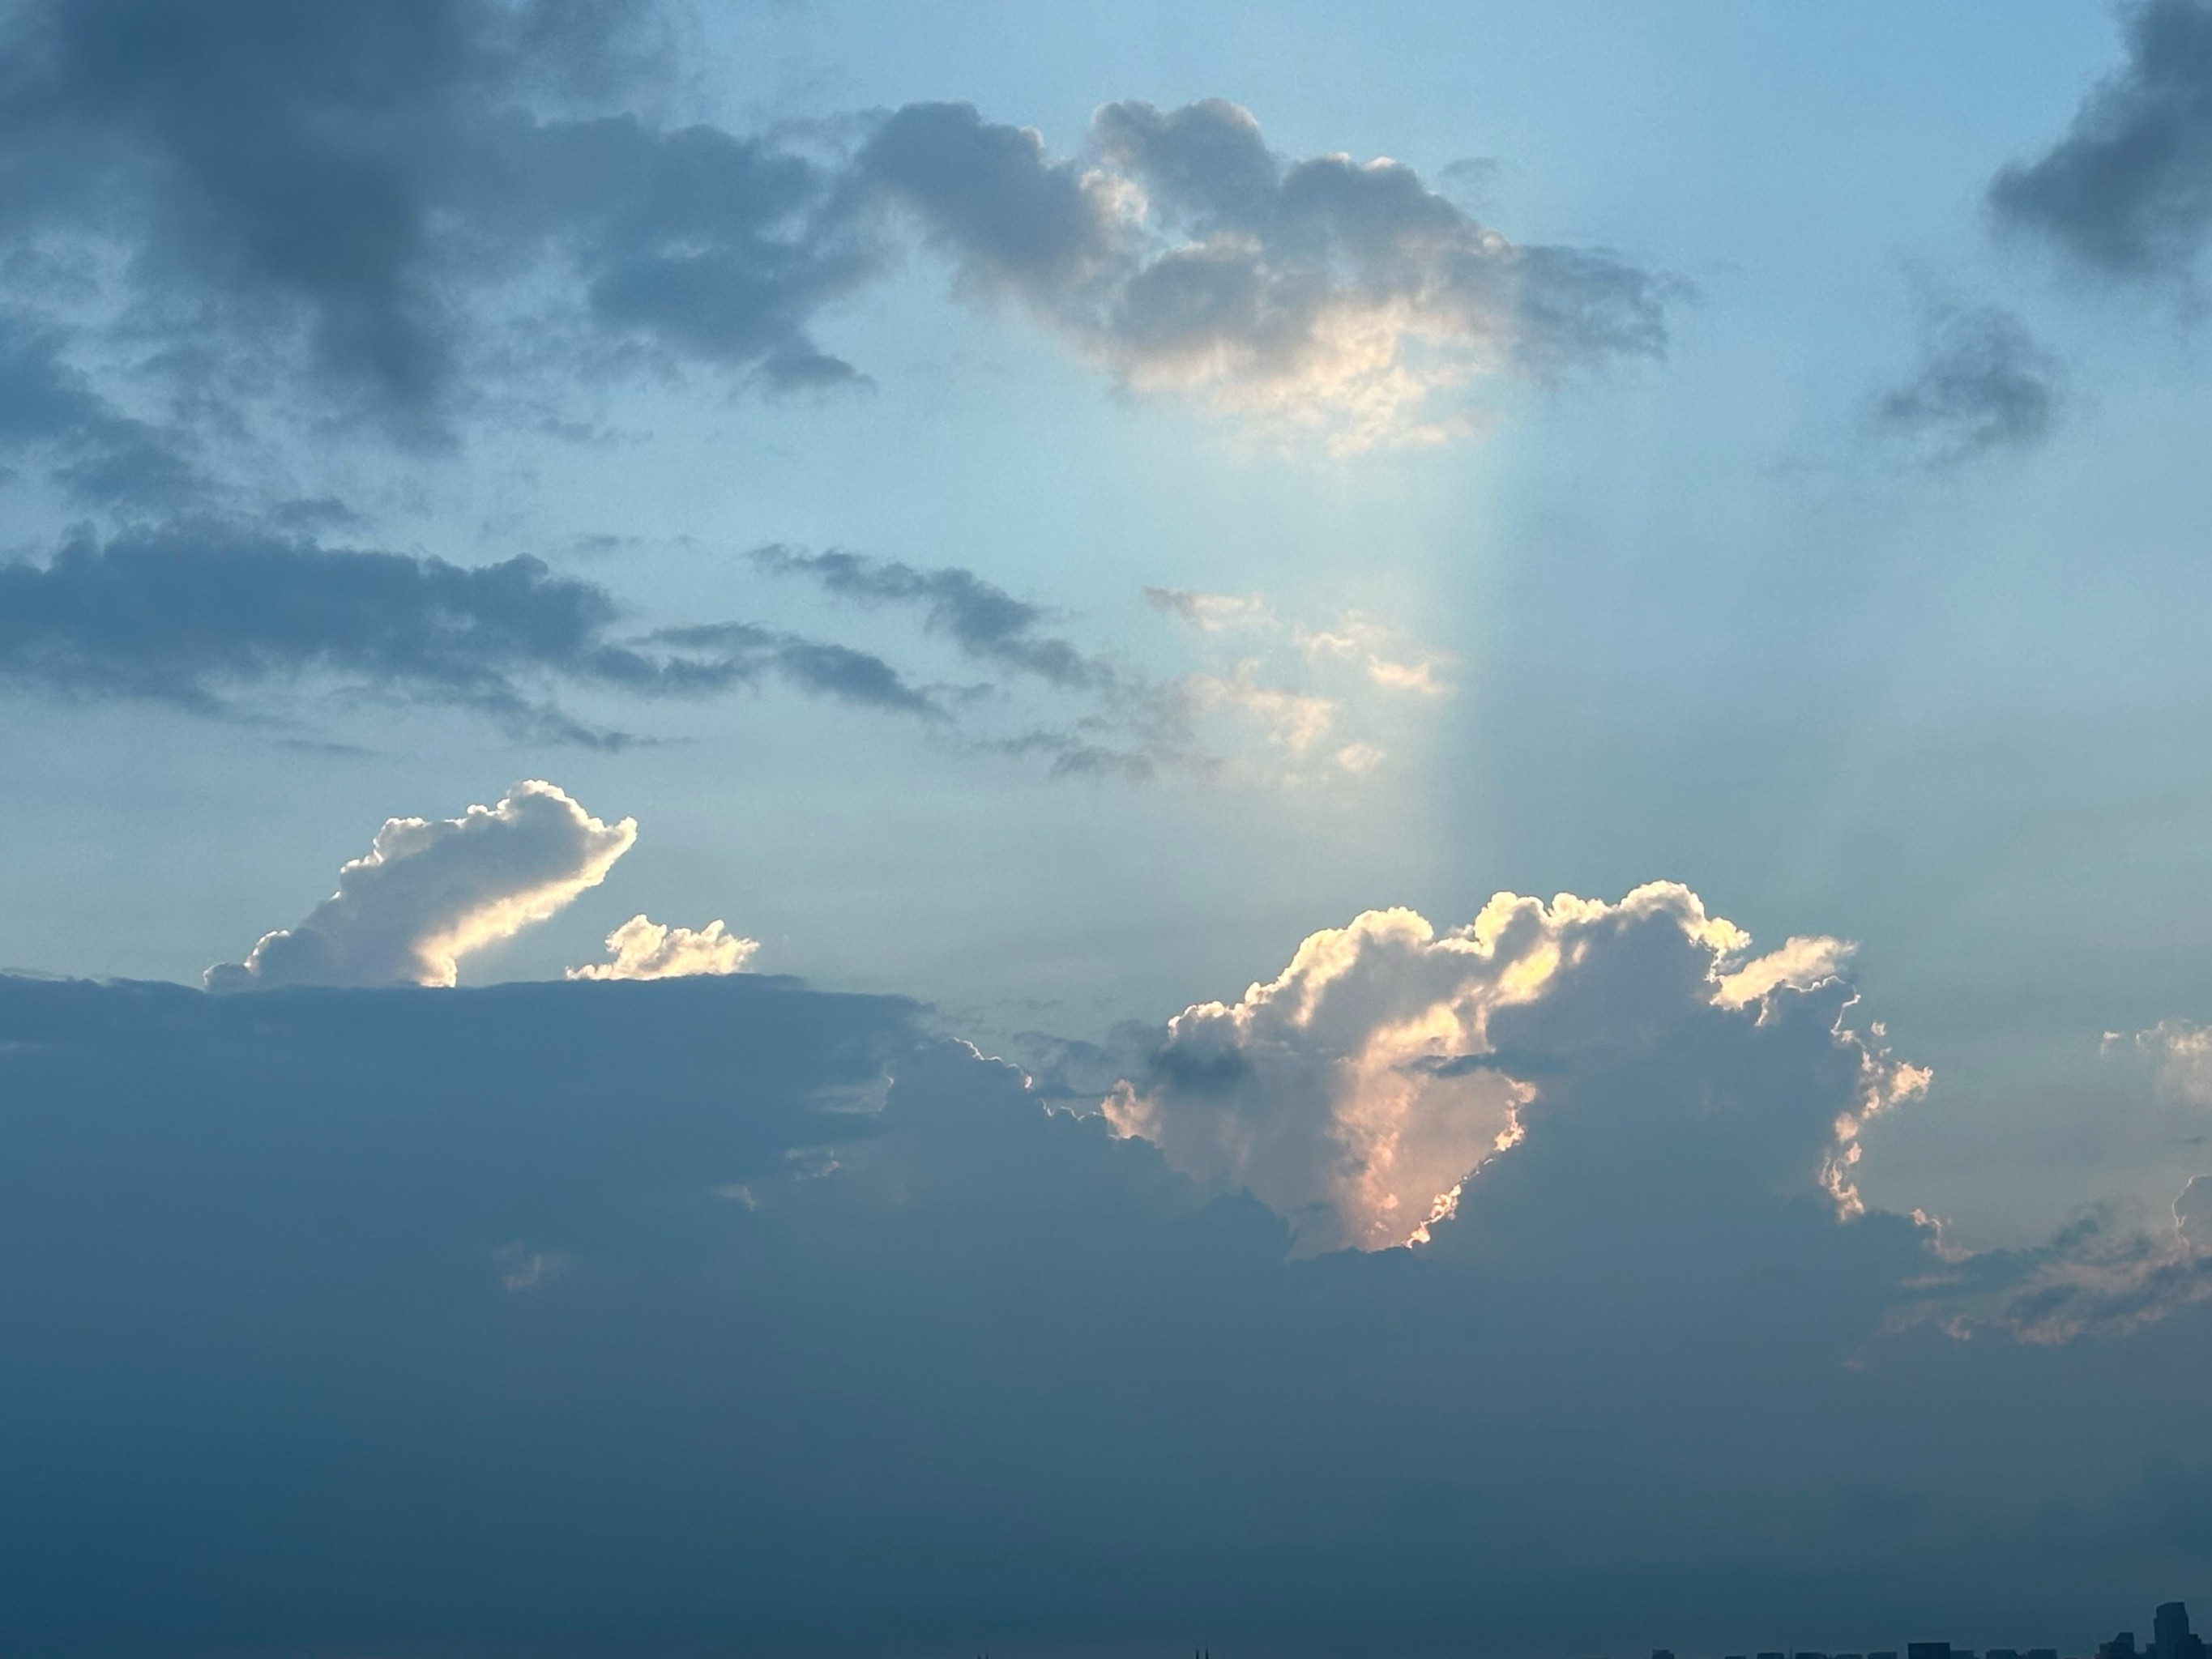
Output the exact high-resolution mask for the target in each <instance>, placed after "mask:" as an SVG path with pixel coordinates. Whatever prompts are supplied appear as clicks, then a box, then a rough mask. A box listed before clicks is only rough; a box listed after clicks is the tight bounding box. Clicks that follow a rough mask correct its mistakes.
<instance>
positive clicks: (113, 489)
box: [0, 313, 207, 509]
mask: <svg viewBox="0 0 2212 1659" xmlns="http://www.w3.org/2000/svg"><path fill="white" fill-rule="evenodd" d="M64 348H65V340H64V337H63V335H62V334H61V333H60V332H58V331H54V330H51V329H41V328H40V327H38V326H36V325H34V324H33V323H32V322H31V321H29V320H28V319H26V318H24V317H22V316H20V315H15V314H11V313H0V454H5V453H9V452H14V453H25V452H37V453H40V454H41V455H42V456H43V458H44V459H46V462H47V464H48V469H49V471H50V472H51V474H52V477H53V478H54V479H55V481H56V482H57V483H59V484H60V485H61V486H62V488H63V489H64V491H65V492H66V493H67V494H68V495H70V496H71V497H72V498H74V499H75V500H76V501H80V502H84V503H87V504H96V505H100V506H104V507H113V506H127V507H155V508H161V509H174V508H177V507H181V506H184V505H186V504H190V503H196V502H197V501H200V500H201V499H203V498H204V495H206V493H207V487H206V483H205V481H204V479H203V478H202V477H200V475H199V472H198V471H197V468H196V467H195V466H194V465H192V464H191V460H190V459H189V458H188V457H187V456H186V454H185V440H184V439H183V437H182V436H181V435H179V434H177V433H174V432H170V431H165V430H163V429H162V428H158V427H155V426H153V425H150V424H149V423H148V422H143V421H139V420H134V419H132V418H131V417H130V416H125V415H124V414H122V413H120V412H119V411H118V410H116V408H115V407H114V406H113V405H112V404H110V403H109V402H108V401H107V399H106V398H102V397H100V395H99V394H98V393H97V392H94V390H93V388H92V386H91V383H90V382H89V380H88V379H87V378H86V376H85V375H84V374H82V373H81V372H80V371H78V370H77V369H76V368H73V367H71V366H70V363H69V362H67V360H66V355H65V349H64Z"/></svg>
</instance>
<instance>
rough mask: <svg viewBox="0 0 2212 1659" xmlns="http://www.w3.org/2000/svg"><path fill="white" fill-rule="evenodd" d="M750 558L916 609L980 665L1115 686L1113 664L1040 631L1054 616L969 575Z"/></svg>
mask: <svg viewBox="0 0 2212 1659" xmlns="http://www.w3.org/2000/svg"><path fill="white" fill-rule="evenodd" d="M747 557H749V558H750V560H751V561H752V562H753V563H754V565H756V566H757V568H760V569H763V570H765V571H768V572H769V573H770V574H775V575H798V576H805V577H807V578H810V579H811V580H813V581H815V582H816V583H817V584H819V585H820V586H821V587H822V588H823V591H824V592H829V593H834V594H836V595H837V596H838V597H839V598H841V599H857V600H860V602H861V603H863V604H870V605H911V606H915V607H916V608H918V609H919V610H921V612H922V615H923V618H924V625H925V626H926V627H927V629H929V631H930V632H932V633H934V634H942V635H945V637H946V638H948V639H950V640H951V641H952V642H953V643H954V644H955V645H957V647H959V648H960V650H961V651H962V652H963V653H965V654H966V655H968V656H969V657H972V658H974V659H975V660H977V661H978V662H983V663H987V664H990V665H992V666H994V667H998V668H1007V669H1012V670H1014V671H1018V672H1020V673H1024V674H1034V675H1036V677H1037V678H1040V679H1042V680H1045V681H1048V682H1049V683H1050V684H1054V685H1056V686H1061V687H1071V688H1079V687H1090V688H1097V689H1103V688H1106V687H1109V686H1111V685H1112V684H1115V678H1116V677H1115V672H1114V671H1113V669H1112V668H1111V667H1110V666H1109V665H1108V664H1106V663H1105V662H1103V661H1102V660H1101V659H1098V658H1096V657H1091V656H1087V655H1085V653H1083V652H1081V651H1079V650H1078V649H1077V648H1076V647H1074V646H1073V645H1072V644H1070V643H1069V642H1068V641H1066V640H1064V639H1059V638H1055V637H1054V636H1052V635H1046V634H1043V633H1042V632H1041V631H1040V630H1041V629H1042V628H1043V627H1044V626H1045V625H1046V624H1047V623H1051V622H1053V621H1054V620H1056V617H1055V614H1054V612H1052V611H1048V610H1046V609H1045V608H1044V607H1043V606H1042V605H1031V604H1030V603H1028V602H1027V601H1026V600H1023V599H1016V598H1014V597H1013V595H1012V594H1011V593H1009V592H1006V590H1005V589H1004V588H1002V587H1000V586H995V585H994V584H993V583H991V582H987V581H985V580H983V579H982V578H981V577H980V576H978V575H976V574H975V572H974V571H972V570H963V569H961V568H959V567H957V566H944V567H940V568H936V569H931V570H918V569H916V568H915V567H914V566H912V565H909V564H902V563H901V562H898V561H896V560H895V559H875V558H870V557H869V556H866V555H865V554H860V553H847V552H842V551H839V550H836V549H832V550H829V552H826V553H810V552H807V551H805V550H802V549H795V548H790V547H785V546H782V545H780V544H778V545H772V546H768V547H757V548H755V549H754V550H752V551H751V553H750V554H749V555H747Z"/></svg>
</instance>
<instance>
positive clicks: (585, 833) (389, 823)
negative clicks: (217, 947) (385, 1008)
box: [206, 781, 637, 991]
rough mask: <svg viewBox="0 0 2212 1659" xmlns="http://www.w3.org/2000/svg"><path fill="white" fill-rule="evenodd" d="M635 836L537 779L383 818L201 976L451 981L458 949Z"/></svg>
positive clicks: (548, 897) (247, 980)
mask: <svg viewBox="0 0 2212 1659" xmlns="http://www.w3.org/2000/svg"><path fill="white" fill-rule="evenodd" d="M636 839H637V821H636V820H635V819H634V818H624V819H623V820H622V821H621V822H620V823H612V824H610V823H602V822H600V820H599V819H598V818H595V817H592V815H591V814H590V813H588V812H586V811H585V810H584V809H583V808H582V807H581V806H580V805H577V804H576V802H575V801H574V800H572V799H569V797H568V795H567V794H565V793H562V790H560V789H559V788H558V787H556V786H554V785H552V784H550V783H545V782H542V781H526V782H523V783H518V784H516V785H515V786H514V787H513V789H511V790H509V791H508V792H507V796H506V798H505V799H503V800H501V802H500V803H499V804H498V805H495V806H471V807H470V808H469V810H468V811H466V812H465V813H463V814H462V815H461V816H460V817H457V818H388V819H386V821H385V824H384V827H383V828H382V829H380V830H378V831H377V832H376V839H375V840H374V842H371V843H370V846H369V850H368V853H367V854H365V855H364V856H362V857H361V858H358V859H356V860H353V861H352V862H350V863H349V864H347V865H346V866H343V868H342V869H340V870H339V872H338V886H337V891H336V892H335V893H333V894H331V896H330V897H328V898H326V899H325V900H324V901H323V902H321V903H320V904H319V905H317V906H316V907H315V908H314V909H313V911H311V912H309V913H308V915H307V920H306V921H302V922H301V923H300V924H298V925H297V926H296V927H289V928H280V929H278V930H277V931H276V932H274V933H264V934H263V935H262V937H261V939H260V940H259V942H258V943H257V944H256V945H254V947H253V949H252V951H249V952H248V953H247V955H246V960H245V961H244V962H242V963H219V964H218V965H216V967H213V968H210V969H208V970H207V975H206V978H207V983H208V988H209V989H210V990H216V991H234V990H245V989H248V988H251V987H268V986H277V985H353V986H374V985H408V984H411V985H452V984H453V983H454V982H455V981H456V979H457V978H458V976H459V962H460V958H461V957H465V956H466V955H468V954H469V953H470V952H471V951H477V950H481V949H482V948H483V946H485V945H491V944H495V943H496V942H497V941H499V940H501V939H507V938H509V937H510V936H512V935H513V934H514V933H517V932H519V931H520V929H522V928H524V927H527V926H529V925H530V924H531V923H532V922H533V921H544V919H545V918H546V917H548V916H550V915H553V914H554V913H555V912H556V911H557V910H559V909H560V908H562V906H564V905H566V904H567V903H568V902H569V901H570V900H571V899H573V898H574V897H575V896H576V895H577V894H579V893H580V892H582V891H583V890H585V889H586V888H587V887H595V886H597V885H598V884H599V882H600V881H601V880H603V879H604V878H605V876H606V873H607V872H608V870H609V869H611V867H612V866H613V865H614V862H615V860H617V859H619V858H620V857H621V856H622V855H623V854H624V853H626V852H628V851H629V848H630V846H631V843H633V842H635V840H636Z"/></svg>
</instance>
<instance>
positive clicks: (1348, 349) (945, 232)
mask: <svg viewBox="0 0 2212 1659" xmlns="http://www.w3.org/2000/svg"><path fill="white" fill-rule="evenodd" d="M857 169H858V172H859V173H860V176H861V177H862V178H863V179H866V180H868V181H870V182H871V183H872V184H873V185H874V186H875V187H876V188H877V189H878V191H880V192H881V193H882V194H883V195H884V197H885V198H886V199H888V200H890V201H892V202H895V203H896V204H899V205H900V206H902V208H904V209H905V210H908V212H910V213H911V214H912V215H914V216H915V217H916V218H917V219H918V220H919V222H921V224H922V226H923V227H924V228H925V229H926V231H927V234H929V235H931V236H932V237H933V239H934V240H937V241H938V242H939V244H941V245H942V246H945V248H946V249H947V250H948V251H949V252H951V253H952V255H953V256H954V258H955V259H956V260H957V263H958V270H959V283H960V285H961V287H962V288H963V290H964V291H966V292H967V293H969V295H972V296H975V297H976V298H979V299H987V298H989V297H992V296H994V295H1008V296H1010V297H1012V298H1013V299H1015V300H1017V301H1019V302H1021V303H1022V304H1023V305H1024V306H1025V307H1027V308H1028V309H1029V310H1030V311H1031V312H1032V313H1035V314H1036V315H1037V316H1039V317H1040V318H1042V319H1044V320H1045V321H1046V322H1048V324H1050V325H1053V326H1054V327H1055V328H1056V329H1058V330H1059V331H1060V332H1061V333H1063V334H1064V335H1065V336H1066V337H1068V338H1069V339H1070V340H1071V341H1073V343H1075V344H1076V345H1077V347H1078V348H1079V349H1081V350H1082V351H1084V352H1085V354H1086V355H1088V356H1091V357H1092V358H1093V359H1095V360H1097V362H1100V363H1102V364H1103V366H1105V367H1106V368H1108V369H1109V370H1110V371H1111V372H1112V373H1113V374H1115V376H1116V377H1117V378H1118V379H1119V380H1121V381H1122V382H1123V383H1124V384H1125V385H1127V386H1130V387H1132V388H1134V389H1137V390H1141V391H1152V390H1180V391H1187V392H1195V393H1198V394H1200V395H1203V396H1205V397H1206V398H1210V399H1211V400H1212V401H1213V402H1215V403H1216V404H1220V405H1222V406H1224V407H1225V408H1227V409H1230V410H1236V411H1238V412H1240V413H1243V414H1247V415H1249V416H1255V417H1256V418H1258V419H1260V420H1261V422H1264V423H1266V424H1268V425H1272V426H1275V427H1278V428H1291V429H1299V428H1305V429H1315V430H1318V431H1319V432H1320V433H1321V434H1322V435H1323V436H1324V437H1325V439H1326V440H1327V441H1328V443H1329V445H1330V447H1333V448H1335V449H1338V450H1340V451H1348V450H1357V449H1363V448H1367V447H1372V446H1374V445H1376V444H1380V443H1389V442H1421V441H1436V440H1437V439H1440V438H1443V437H1448V436H1451V435H1455V434H1457V433H1460V432H1463V431H1466V430H1468V429H1470V428H1471V422H1470V417H1469V416H1468V415H1467V414H1466V412H1465V411H1464V410H1445V411H1444V412H1443V413H1441V414H1436V413H1432V412H1431V410H1430V407H1429V405H1430V404H1431V400H1432V399H1434V398H1437V397H1438V395H1439V394H1447V393H1449V392H1453V391H1455V390H1456V389H1458V388H1461V387H1462V386H1466V385H1468V383H1469V382H1471V381H1473V380H1477V379H1479V378H1482V377H1486V376H1492V375H1498V374H1517V375H1522V376H1533V377H1535V378H1538V379H1544V378H1549V377H1551V376H1553V375H1556V374H1559V373H1561V372H1563V371H1565V370H1568V369H1571V368H1582V367H1586V366H1589V365H1592V364H1595V363H1598V362H1604V361H1606V360H1607V359H1610V358H1613V357H1616V356H1622V355H1644V356H1656V354H1658V353H1659V352H1660V351H1661V350H1662V348H1663V347H1664V344H1665V342H1666V315H1665V313H1666V305H1667V301H1668V298H1669V297H1670V294H1671V289H1670V285H1669V284H1668V283H1666V282H1665V281H1663V280H1662V279H1660V278H1657V277H1655V276H1652V275H1651V274H1650V273H1648V272H1646V271H1644V270H1639V269H1638V268H1637V267H1635V266H1633V265H1632V264H1628V263H1626V261H1624V260H1621V259H1620V258H1616V257H1614V256H1613V255H1611V254H1608V253H1605V252H1598V251H1594V250H1588V249H1577V248H1566V247H1547V246H1516V245H1515V244H1513V243H1511V242H1509V241H1508V240H1506V239H1505V238H1504V236H1502V235H1500V234H1498V232H1497V231H1495V230H1492V229H1491V228H1487V227H1486V226H1484V225H1481V224H1480V223H1478V222H1476V221H1475V220H1474V219H1473V218H1472V217H1470V216H1468V214H1467V213H1466V212H1465V211H1464V210H1462V209H1461V208H1460V207H1458V206H1456V205H1455V204H1453V203H1452V202H1451V201H1449V199H1447V198H1446V197H1443V196H1440V195H1438V194H1437V193H1435V192H1434V191H1430V190H1429V189H1427V188H1426V187H1425V186H1424V185H1422V183H1421V181H1420V179H1419V177H1418V176H1417V175H1416V174H1415V173H1413V170H1412V169H1411V168H1409V167H1405V166H1404V165H1402V164H1401V163H1399V162H1395V161H1389V160H1387V159H1378V160H1376V161H1367V162H1364V163H1363V162H1356V161H1352V159H1351V158H1350V157H1349V156H1346V155H1324V156H1316V157H1311V158H1309V159H1306V160H1303V161H1285V160H1284V159H1282V158H1281V157H1279V156H1278V155H1275V154H1274V153H1273V151H1271V150H1269V149H1267V146H1266V145H1265V143H1263V142H1262V140H1261V136H1260V129H1259V125H1258V123H1257V122H1255V120H1254V119H1253V118H1252V117H1251V115H1250V114H1249V112H1246V111H1244V110H1243V109H1241V108H1239V107H1238V106H1236V105H1234V104H1231V103H1229V102H1227V101H1225V100H1221V99H1209V100H1204V101H1202V102H1200V103H1195V104H1190V105H1186V106H1183V107H1182V108H1180V109H1176V110H1170V111H1162V110H1159V109H1156V108H1154V107H1153V106H1152V105H1150V104H1146V103H1143V102H1138V101H1130V102H1122V103H1115V104H1109V105H1106V106H1103V108H1101V109H1100V110H1099V111H1098V112H1097V115H1096V117H1095V118H1093V120H1092V123H1091V135H1090V143H1089V146H1088V151H1087V154H1086V155H1085V157H1084V158H1083V159H1082V160H1080V161H1074V160H1070V161H1053V160H1052V159H1050V158H1049V157H1048V155H1047V154H1046V151H1045V149H1044V145H1043V142H1042V138H1041V137H1039V136H1038V135H1037V134H1036V132H1034V131H1030V130H1028V129H1019V128H1015V127H1011V126H1005V125H996V124H994V123H990V122H987V121H985V120H984V119H983V118H981V116H980V115H979V114H978V113H977V112H976V111H975V109H974V108H973V107H971V106H968V105H965V104H915V105H908V106H906V107H905V108H903V109H901V110H899V111H897V112H896V113H895V114H893V115H892V116H891V117H890V118H888V119H887V120H886V121H885V122H884V125H882V126H881V127H880V128H878V130H877V131H876V132H875V133H874V134H873V135H872V137H870V139H869V140H868V143H866V145H865V146H864V147H863V148H862V149H861V151H860V155H859V157H858V162H857Z"/></svg>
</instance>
